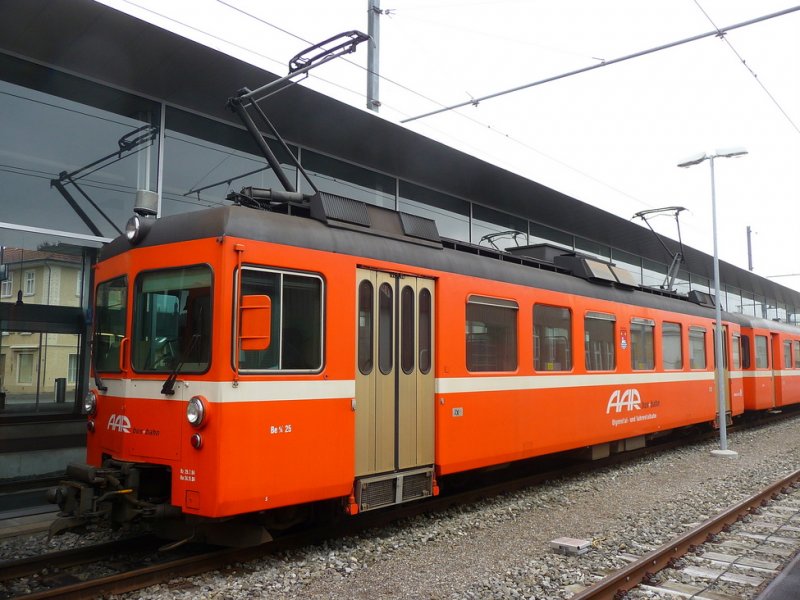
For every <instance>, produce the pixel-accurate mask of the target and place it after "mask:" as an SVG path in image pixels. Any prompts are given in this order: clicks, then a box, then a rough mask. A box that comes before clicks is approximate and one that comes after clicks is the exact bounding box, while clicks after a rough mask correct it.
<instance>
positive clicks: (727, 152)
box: [715, 148, 747, 158]
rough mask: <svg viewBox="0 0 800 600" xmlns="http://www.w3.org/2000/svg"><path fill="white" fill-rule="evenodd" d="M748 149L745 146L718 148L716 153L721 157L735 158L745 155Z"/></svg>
mask: <svg viewBox="0 0 800 600" xmlns="http://www.w3.org/2000/svg"><path fill="white" fill-rule="evenodd" d="M745 154H747V150H746V149H744V148H721V149H720V148H718V149H717V152H716V155H715V156H717V157H720V158H733V157H735V156H744V155H745Z"/></svg>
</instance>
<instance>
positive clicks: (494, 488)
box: [0, 433, 800, 600]
mask: <svg viewBox="0 0 800 600" xmlns="http://www.w3.org/2000/svg"><path fill="white" fill-rule="evenodd" d="M710 435H712V436H713V435H714V434H713V433H711V434H710ZM708 436H709V434H708V433H704V434H700V435H698V436H694V437H692V438H687V437H683V438H681V439H675V440H671V441H669V442H666V443H662V444H660V445H658V446H652V447H647V448H644V449H640V450H637V451H633V452H626V453H620V454H615V455H612V456H611V457H609V458H608V459H604V460H602V461H594V462H586V461H584V462H579V463H576V462H574V461H571V462H570V461H568V462H564V461H559V462H554V460H553V459H552V458H547V459H544V460H541V461H540V462H538V463H537V464H533V463H529V464H526V465H524V467H525V470H528V472H527V473H525V474H524V475H522V474H521V473H520V472H519V471H521V470H522V469H521V470H519V471H518V470H517V469H515V468H513V467H511V468H509V469H507V470H505V471H499V472H495V473H494V474H493V475H494V477H493V479H492V480H491V481H484V482H483V485H482V486H480V487H479V488H474V487H473V486H474V485H475V482H474V481H466V482H465V486H464V488H465V489H464V490H463V491H456V492H454V493H451V494H448V495H442V496H439V497H436V498H432V499H429V500H428V501H426V502H419V503H410V504H407V505H403V506H401V507H399V508H398V509H396V510H393V511H391V512H382V511H375V512H368V513H363V514H361V515H357V516H356V517H355V518H352V517H351V518H347V519H345V520H343V521H341V522H336V523H331V524H326V525H324V526H321V527H315V528H309V529H306V530H304V531H298V532H295V533H293V534H291V535H286V536H285V537H281V538H278V539H276V540H274V541H273V542H270V543H268V544H265V545H262V546H258V547H254V548H245V549H219V548H213V547H212V548H210V547H189V546H184V547H182V548H181V549H180V552H176V551H173V552H165V553H159V552H157V550H156V549H157V547H158V546H159V545H160V544H163V541H159V540H155V539H153V538H137V539H136V540H123V541H121V542H114V543H112V544H108V545H102V546H91V547H87V548H85V549H79V550H74V551H63V552H58V553H52V554H48V555H45V556H41V557H35V558H28V559H22V560H19V561H5V562H3V561H0V600H4V599H6V598H12V597H20V596H24V597H26V598H29V599H30V598H52V597H59V598H86V597H95V596H101V595H108V594H120V593H124V592H129V591H133V590H137V589H141V588H143V587H148V586H152V585H156V584H161V583H165V582H167V581H169V580H172V579H175V578H180V577H190V576H192V575H197V574H200V573H204V572H208V571H213V570H219V569H224V568H225V567H226V566H228V565H230V564H233V563H241V562H246V561H250V560H255V559H259V558H263V557H265V556H269V555H271V554H275V553H278V552H281V551H285V550H289V549H294V548H298V547H302V546H305V545H309V544H316V543H321V542H323V541H324V540H327V539H333V538H337V537H344V536H347V535H353V534H356V533H358V532H360V531H363V530H366V529H370V528H375V527H383V526H385V525H387V524H388V523H390V522H392V521H398V520H402V519H406V518H411V517H414V516H417V515H419V514H423V513H435V512H436V511H442V510H445V509H446V508H448V507H451V506H453V505H458V504H464V503H470V502H475V501H478V500H480V499H483V498H487V497H492V496H495V495H498V494H502V493H507V492H512V491H516V490H519V489H523V488H526V487H530V486H533V485H537V484H541V483H542V482H544V481H547V480H553V479H555V478H559V477H565V476H570V475H576V474H579V473H583V472H586V471H589V470H591V469H595V468H599V467H609V466H613V465H614V464H617V463H620V462H625V461H629V460H634V459H636V458H641V457H643V456H645V455H647V454H651V453H654V452H660V451H663V450H667V449H669V448H673V447H676V446H681V445H686V444H690V443H694V442H699V441H702V440H704V439H707V438H708ZM531 469H535V472H533V473H530V470H531ZM797 475H798V477H800V472H799V473H798V474H797ZM798 502H799V503H800V500H798ZM798 510H800V509H798ZM745 512H747V511H746V510H745ZM698 535H699V534H698ZM706 535H707V534H706ZM698 539H699V538H698ZM691 543H693V544H697V543H699V542H698V541H693V542H691ZM672 556H675V554H674V553H673V554H671V555H670V556H669V557H672ZM648 557H649V555H648ZM669 557H668V558H669ZM631 559H632V560H634V559H633V557H631ZM718 559H719V557H718ZM648 560H650V559H648ZM97 563H103V564H104V565H107V566H108V568H107V569H105V570H106V571H107V572H106V574H104V575H102V576H100V577H96V578H93V579H87V576H86V575H85V573H84V572H82V570H81V565H87V564H97ZM656 566H657V565H656V564H655V563H653V564H649V563H648V564H647V565H645V568H644V569H643V571H644V573H648V572H649V573H652V572H653V571H654V570H655V569H656ZM97 570H98V569H95V568H93V569H92V571H97ZM626 571H627V570H626ZM624 577H625V578H626V583H627V582H628V581H633V582H635V580H636V576H635V575H628V574H626V575H625V576H624ZM627 578H629V579H627ZM622 587H624V586H621V585H620V584H612V585H611V588H613V593H611V594H610V595H598V596H591V595H589V596H586V597H585V598H587V599H588V598H613V597H614V596H615V594H616V593H617V592H618V590H619V589H621V588H622ZM611 588H609V589H611ZM576 598H582V597H581V596H578V597H576Z"/></svg>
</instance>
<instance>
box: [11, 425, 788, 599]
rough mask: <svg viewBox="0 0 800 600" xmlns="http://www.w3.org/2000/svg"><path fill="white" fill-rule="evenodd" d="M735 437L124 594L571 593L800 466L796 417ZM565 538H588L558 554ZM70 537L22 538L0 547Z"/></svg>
mask: <svg viewBox="0 0 800 600" xmlns="http://www.w3.org/2000/svg"><path fill="white" fill-rule="evenodd" d="M729 444H730V447H731V448H732V449H734V450H736V451H737V452H738V453H739V456H738V458H725V457H717V456H713V455H712V454H711V452H710V451H711V450H712V449H713V448H715V447H716V444H715V443H706V444H700V445H695V446H691V447H684V448H681V449H679V450H674V451H669V452H666V453H662V454H659V455H657V456H652V457H647V458H644V459H640V460H637V461H635V462H633V463H629V464H627V465H624V466H620V467H614V468H609V469H602V470H599V471H595V472H593V473H590V474H586V475H581V476H578V477H570V478H565V479H562V480H557V481H552V482H549V483H546V484H542V485H539V486H537V487H534V488H531V489H528V490H524V491H521V492H517V493H512V494H507V495H504V496H502V497H498V498H494V499H491V500H486V501H482V502H479V503H476V504H474V505H470V506H462V507H457V508H452V509H450V510H448V511H446V512H443V513H437V514H435V515H424V516H420V517H417V518H415V519H413V520H410V521H405V522H402V523H398V524H396V525H393V526H390V527H386V528H384V529H381V530H379V531H378V530H373V531H369V532H365V533H362V534H359V535H357V536H353V537H347V538H342V539H339V540H335V541H331V542H327V543H325V544H323V545H321V546H313V547H307V548H304V549H302V550H300V551H293V552H288V553H284V554H282V555H279V556H277V557H270V558H266V559H262V560H258V561H253V562H249V563H246V564H238V565H232V566H231V567H230V568H228V569H226V570H225V571H224V572H213V573H207V574H204V575H200V576H196V577H191V578H188V579H177V580H174V581H172V582H170V583H169V584H165V585H160V586H153V587H150V588H147V589H144V590H141V591H139V592H132V593H129V594H125V595H124V596H121V598H125V599H127V600H130V599H140V598H141V599H152V598H178V599H182V598H185V599H187V600H188V599H194V598H208V599H212V598H213V599H226V600H228V599H229V600H238V599H243V598H259V597H269V598H275V599H282V598H287V599H288V598H343V597H348V598H365V599H366V598H369V599H371V600H374V599H381V598H414V599H418V598H430V599H462V598H467V599H468V598H487V599H504V600H505V599H517V598H519V599H523V598H525V599H548V600H549V599H559V598H569V597H570V596H572V595H573V594H575V593H577V592H579V591H581V590H582V589H583V588H584V587H585V586H587V585H590V584H592V583H593V582H595V581H597V580H599V579H600V578H601V577H603V576H605V575H606V574H608V573H610V572H612V571H613V570H615V569H618V568H620V567H622V566H624V565H625V564H627V561H628V560H630V555H637V556H639V555H642V554H645V553H646V552H649V551H650V550H653V549H655V548H657V547H658V546H660V545H661V544H663V543H665V542H667V541H668V540H669V539H671V538H673V537H675V536H676V535H679V534H680V533H682V532H684V531H686V530H687V529H689V528H691V527H693V526H695V525H696V524H698V523H700V522H702V521H704V520H705V519H707V518H709V517H711V516H713V515H714V514H716V513H718V512H720V511H721V510H723V509H725V508H727V507H728V506H730V505H732V504H735V503H736V502H739V501H740V500H742V499H743V498H745V497H747V496H749V495H751V494H753V493H755V492H756V491H758V490H759V489H760V488H762V487H763V486H765V485H767V484H769V483H772V482H774V481H776V480H777V479H779V478H781V477H783V476H786V475H788V474H789V473H791V472H793V471H795V470H796V469H798V468H800V420H797V419H795V420H793V421H789V422H784V423H781V424H776V425H772V426H769V427H762V428H758V429H751V430H749V431H746V432H737V433H733V434H731V435H729ZM68 535H69V534H68ZM559 537H572V538H579V539H585V540H591V541H592V549H591V550H590V551H589V552H588V553H587V554H584V555H582V556H567V555H562V554H557V553H555V552H554V551H552V550H551V549H550V541H551V540H553V539H556V538H559ZM74 543H75V538H67V536H63V537H62V538H59V539H58V540H57V541H55V542H51V544H50V547H48V548H45V541H44V538H43V536H38V537H33V538H26V539H20V538H16V539H13V540H9V541H6V542H3V543H0V556H4V557H12V556H14V555H16V554H19V555H27V554H29V553H37V552H43V551H45V550H50V549H53V547H52V546H53V544H56V545H58V547H69V545H71V544H74ZM15 545H16V546H15ZM17 546H18V547H17Z"/></svg>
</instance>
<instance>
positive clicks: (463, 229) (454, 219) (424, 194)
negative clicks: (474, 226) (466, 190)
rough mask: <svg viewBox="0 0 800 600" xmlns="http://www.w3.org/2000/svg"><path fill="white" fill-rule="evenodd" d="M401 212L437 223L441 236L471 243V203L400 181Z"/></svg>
mask: <svg viewBox="0 0 800 600" xmlns="http://www.w3.org/2000/svg"><path fill="white" fill-rule="evenodd" d="M399 201H400V210H401V211H402V212H407V213H411V214H412V215H419V216H420V217H426V218H428V219H433V220H434V221H436V228H437V230H438V231H439V235H440V236H442V237H445V238H450V239H454V240H459V241H462V242H468V241H469V203H468V202H466V201H465V200H460V199H458V198H454V197H453V196H448V195H447V194H440V193H439V192H434V191H433V190H429V189H427V188H423V187H420V186H418V185H414V184H412V183H408V182H406V181H402V180H401V181H400V198H399Z"/></svg>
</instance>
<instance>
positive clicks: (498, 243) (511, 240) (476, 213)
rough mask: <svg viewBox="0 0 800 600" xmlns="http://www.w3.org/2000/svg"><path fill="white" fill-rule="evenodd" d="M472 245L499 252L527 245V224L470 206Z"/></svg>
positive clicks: (476, 206) (517, 219) (493, 211)
mask: <svg viewBox="0 0 800 600" xmlns="http://www.w3.org/2000/svg"><path fill="white" fill-rule="evenodd" d="M472 243H473V244H480V245H481V246H489V247H495V248H498V249H500V250H505V249H506V248H515V247H517V246H526V245H527V244H528V222H527V221H526V220H525V219H521V218H519V217H515V216H513V215H509V214H508V213H503V212H500V211H497V210H492V209H491V208H486V207H485V206H480V205H478V204H474V205H473V206H472Z"/></svg>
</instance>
